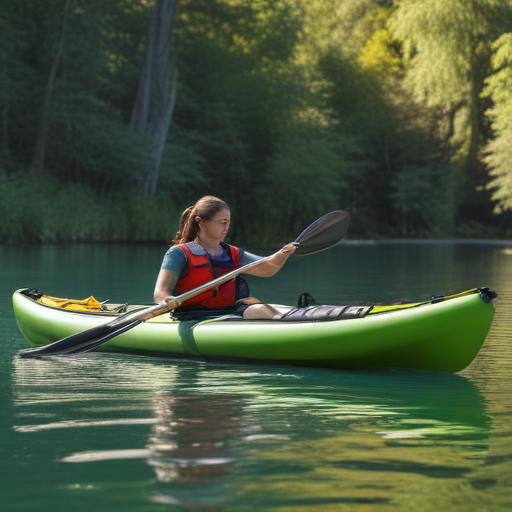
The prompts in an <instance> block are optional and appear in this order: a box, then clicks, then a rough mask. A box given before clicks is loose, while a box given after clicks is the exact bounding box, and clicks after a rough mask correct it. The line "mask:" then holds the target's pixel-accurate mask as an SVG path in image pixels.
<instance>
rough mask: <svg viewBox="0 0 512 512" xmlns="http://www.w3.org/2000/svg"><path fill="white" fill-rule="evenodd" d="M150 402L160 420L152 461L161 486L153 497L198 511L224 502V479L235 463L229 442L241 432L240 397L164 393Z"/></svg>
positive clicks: (151, 442)
mask: <svg viewBox="0 0 512 512" xmlns="http://www.w3.org/2000/svg"><path fill="white" fill-rule="evenodd" d="M152 404H153V412H154V414H155V417H156V418H157V423H155V425H154V426H153V428H152V433H151V436H150V439H149V444H148V448H149V449H150V451H151V455H150V457H149V459H148V462H149V464H150V465H151V466H152V467H153V468H154V470H155V473H156V476H157V480H158V482H159V485H158V486H157V489H156V491H155V493H154V494H153V495H152V497H151V498H150V499H151V501H154V502H157V503H175V504H178V503H179V504H181V505H186V506H187V508H193V509H194V510H195V509H200V508H202V507H204V506H206V507H208V508H212V506H220V505H223V504H225V502H226V500H227V496H226V495H225V492H224V489H225V484H226V483H227V482H226V479H225V478H224V477H225V476H226V475H227V474H228V472H229V471H230V468H231V466H232V463H233V462H234V458H233V457H232V456H231V455H232V453H231V451H232V450H231V446H230V443H231V442H232V439H233V438H236V437H237V435H238V430H239V421H240V419H239V417H238V415H239V411H238V409H239V408H240V397H239V396H236V395H229V394H214V395H194V394H187V393H185V394H181V395H176V394H171V393H169V392H161V393H157V394H155V395H154V396H153V397H152ZM166 484H167V485H166Z"/></svg>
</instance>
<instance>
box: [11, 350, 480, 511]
mask: <svg viewBox="0 0 512 512" xmlns="http://www.w3.org/2000/svg"><path fill="white" fill-rule="evenodd" d="M13 366H14V371H13V374H12V389H13V400H14V406H15V409H16V413H15V415H14V416H15V422H16V423H15V425H13V427H14V431H15V432H17V434H18V435H23V436H34V439H35V440H37V439H39V440H41V439H43V440H45V441H46V442H48V440H50V441H51V440H53V442H54V443H55V444H54V448H55V450H54V452H53V453H52V454H51V455H49V454H48V453H47V452H44V453H38V451H39V448H38V443H37V442H36V443H32V446H33V450H34V451H35V453H34V455H35V456H36V457H37V456H38V455H39V456H41V457H43V458H44V457H46V459H48V457H50V459H51V460H58V461H60V464H61V466H66V467H67V468H69V467H71V466H69V464H70V463H75V464H77V467H81V468H84V469H83V470H81V471H74V470H73V469H71V470H70V469H62V472H61V473H59V478H60V479H61V480H63V482H62V481H61V482H60V483H61V484H66V482H67V484H66V485H67V487H66V488H67V489H72V488H74V487H73V486H76V485H79V486H80V488H82V487H83V486H84V485H92V486H93V487H94V488H101V485H107V484H108V481H109V479H110V480H112V479H113V475H112V473H110V472H109V471H106V470H105V471H104V472H103V473H102V475H103V478H106V479H107V482H105V481H103V483H102V484H101V485H100V484H99V483H98V482H90V481H89V479H90V476H86V475H91V472H94V474H100V467H103V466H102V465H105V464H114V463H115V461H122V462H123V464H128V465H127V466H120V467H119V470H118V471H117V472H116V473H115V474H116V475H117V478H119V471H120V472H121V474H122V475H123V478H125V479H127V480H128V481H131V482H132V484H131V485H130V489H132V490H131V491H130V490H126V491H125V492H128V494H130V492H133V493H134V496H135V495H137V496H140V492H141V489H140V488H141V486H142V487H143V488H144V492H143V494H144V495H145V496H146V503H147V505H148V506H149V507H151V506H161V505H162V504H166V505H168V506H171V507H172V506H179V507H185V508H187V509H193V510H196V509H197V510H201V509H203V508H206V507H208V508H213V509H224V507H234V509H235V510H236V509H237V507H240V506H242V505H244V506H245V505H246V504H247V503H249V502H251V503H253V506H254V509H255V510H263V509H272V508H275V507H290V509H291V508H293V507H297V506H301V508H303V509H305V510H320V507H324V506H326V505H329V504H332V505H336V504H348V503H352V504H355V503H357V504H361V505H362V504H373V505H377V504H378V505H379V507H387V506H390V507H391V503H393V507H394V510H406V509H408V507H412V505H413V504H414V501H415V499H416V498H417V493H418V489H419V488H420V487H421V488H422V489H424V490H423V491H422V494H423V495H425V492H426V490H427V489H428V492H436V489H439V488H442V489H444V491H445V492H446V493H447V495H449V496H452V494H453V493H451V491H450V489H451V487H452V486H453V485H454V483H455V482H460V481H461V480H462V481H466V482H472V481H475V482H481V481H483V480H485V478H484V477H483V476H482V473H481V471H480V470H479V468H480V467H481V465H482V461H483V459H484V456H485V453H486V451H487V449H488V435H489V419H488V417H487V416H486V414H485V410H484V404H483V401H482V398H481V396H480V393H479V391H478V389H477V388H476V386H475V385H474V384H473V383H471V382H470V381H469V380H468V379H466V378H464V377H463V376H460V375H453V374H444V373H421V372H393V371H389V372H339V371H329V370H310V369H290V368H285V367H265V366H244V365H224V364H218V363H215V364H212V363H208V364H207V363H204V362H202V361H197V360H179V361H172V362H170V361H168V360H165V359H158V358H144V357H133V356H130V357H127V356H120V355H114V354H100V355H94V354H89V355H86V356H80V357H69V358H58V357H56V358H46V359H41V360H36V359H18V358H15V359H14V360H13ZM78 427H81V428H78ZM98 432H101V434H100V435H99V434H98ZM43 436H44V437H43ZM100 436H101V444H102V446H98V444H99V443H98V438H100ZM23 439H24V440H25V441H23V442H27V441H26V439H27V438H26V437H25V438H23ZM130 439H131V442H130ZM127 443H128V444H127ZM89 464H92V465H94V467H95V468H96V469H93V468H91V469H90V470H89V469H87V468H88V467H90V466H89ZM98 465H100V466H98ZM59 467H60V466H59ZM144 467H146V468H151V470H152V472H153V478H150V479H149V480H148V479H147V476H146V472H145V471H146V470H145V469H144ZM128 468H130V469H128ZM475 471H476V473H475ZM478 471H480V472H478ZM72 475H82V478H83V481H79V482H77V481H76V479H73V478H72ZM110 485H114V481H111V482H110ZM477 485H478V484H477ZM98 486H99V487H98ZM137 489H138V491H137ZM473 490H474V489H473ZM283 491H284V492H283ZM475 492H476V491H475ZM450 499H451V498H447V500H448V501H450ZM448 501H447V504H448ZM155 510H156V509H155Z"/></svg>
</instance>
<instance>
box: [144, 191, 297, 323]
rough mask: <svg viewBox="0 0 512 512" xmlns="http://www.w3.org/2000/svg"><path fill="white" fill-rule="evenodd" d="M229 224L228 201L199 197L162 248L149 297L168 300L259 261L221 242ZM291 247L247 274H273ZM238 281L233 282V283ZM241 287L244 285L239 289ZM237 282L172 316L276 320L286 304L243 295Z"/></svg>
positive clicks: (185, 305)
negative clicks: (170, 242)
mask: <svg viewBox="0 0 512 512" xmlns="http://www.w3.org/2000/svg"><path fill="white" fill-rule="evenodd" d="M230 222H231V212H230V209H229V206H228V204H227V203H226V202H225V201H223V200H222V199H219V198H217V197H214V196H205V197H202V198H201V199H199V201H197V203H196V204H195V205H194V206H191V207H189V208H187V209H186V210H185V211H184V212H183V214H182V216H181V222H180V228H179V230H178V232H177V233H176V237H175V240H174V245H173V246H172V247H171V248H170V249H169V250H168V251H167V253H166V254H165V256H164V260H163V262H162V267H161V269H160V273H159V274H158V278H157V281H156V286H155V294H154V297H155V301H156V302H161V301H163V300H166V301H168V302H169V301H170V300H171V299H172V296H173V295H180V294H182V293H185V292H187V291H189V290H192V289H194V288H196V287H198V286H200V285H202V284H204V283H207V282H208V281H211V280H212V279H214V278H216V277H220V276H222V275H224V274H227V273H228V272H231V271H232V270H234V269H236V268H239V267H242V266H244V265H247V264H249V263H252V262H253V261H256V260H260V259H261V258H260V257H259V256H255V255H253V254H249V253H246V252H245V251H244V250H242V249H239V248H237V247H235V246H233V245H229V244H227V243H225V242H224V239H225V238H226V235H227V234H228V230H229V225H230ZM295 250H296V247H295V246H294V245H293V244H287V245H285V246H284V247H283V248H282V249H281V250H280V251H278V252H276V253H275V254H273V255H272V256H270V257H269V258H266V259H265V261H262V263H261V264H258V265H257V266H255V267H254V268H251V269H249V270H248V272H247V274H250V275H254V276H259V277H270V276H273V275H274V274H276V273H277V272H278V271H279V270H280V269H281V267H282V266H283V265H284V264H285V263H286V260H287V259H288V257H289V256H290V255H291V254H293V253H294V252H295ZM237 284H238V286H237ZM244 288H245V289H244ZM247 292H248V289H247V287H246V286H245V287H244V282H243V280H239V279H237V280H235V279H232V280H231V281H228V282H227V283H224V284H222V285H220V286H219V287H218V288H217V289H213V290H209V291H206V292H204V293H203V294H201V295H199V296H197V297H194V298H193V299H191V300H189V301H186V302H185V303H183V304H182V305H180V307H179V308H178V309H177V310H175V311H174V313H173V314H174V316H176V317H178V318H180V317H181V318H183V317H186V318H196V319H200V318H206V317H209V316H217V315H225V314H234V315H238V316H243V318H247V319H256V318H270V319H273V318H281V316H282V315H283V314H285V313H287V312H289V311H290V309H291V308H290V307H286V308H283V310H281V308H277V307H275V306H271V305H269V304H263V303H261V302H260V301H259V300H258V299H255V298H253V297H248V293H247Z"/></svg>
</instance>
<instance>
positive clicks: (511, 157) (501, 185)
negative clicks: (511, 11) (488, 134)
mask: <svg viewBox="0 0 512 512" xmlns="http://www.w3.org/2000/svg"><path fill="white" fill-rule="evenodd" d="M493 49H494V55H493V59H492V67H493V70H494V74H492V75H491V76H489V77H488V78H487V80H486V88H485V91H484V96H487V97H489V98H490V99H491V100H492V102H493V106H492V107H491V108H490V109H489V110H488V111H487V115H488V116H489V118H490V120H491V126H492V129H493V132H494V138H493V139H492V140H491V141H490V142H489V144H488V145H487V148H486V149H487V155H486V157H485V159H484V160H485V162H486V163H487V164H488V165H489V167H490V169H491V171H490V174H491V176H492V177H493V180H492V181H491V182H490V183H489V184H488V188H490V189H491V190H492V191H493V194H492V198H493V200H494V201H496V211H497V212H498V213H499V212H502V211H504V210H512V33H511V32H509V33H506V34H503V35H502V36H501V37H500V38H499V39H498V40H497V41H496V42H495V43H494V44H493Z"/></svg>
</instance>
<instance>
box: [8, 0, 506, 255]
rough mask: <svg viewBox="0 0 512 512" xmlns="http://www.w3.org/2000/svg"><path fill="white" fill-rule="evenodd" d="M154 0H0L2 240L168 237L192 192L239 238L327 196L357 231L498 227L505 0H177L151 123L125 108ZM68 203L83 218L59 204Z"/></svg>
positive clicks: (289, 224) (292, 225) (260, 236)
mask: <svg viewBox="0 0 512 512" xmlns="http://www.w3.org/2000/svg"><path fill="white" fill-rule="evenodd" d="M158 5H160V6H162V5H163V4H162V2H157V1H156V0H112V1H109V2H104V1H103V0H52V2H40V0H24V1H23V2H10V1H9V0H0V180H1V183H0V212H1V214H2V215H3V218H2V219H0V232H1V233H3V239H4V240H5V239H7V240H12V241H23V240H24V239H27V240H28V239H30V240H31V241H34V240H39V241H45V242H47V241H52V240H65V239H69V240H106V239H115V240H120V239H130V238H131V237H135V238H136V239H140V240H147V239H154V240H162V239H163V238H166V239H168V238H170V236H172V233H173V231H175V228H176V226H169V225H167V224H169V223H172V222H174V223H176V222H177V218H178V215H179V212H180V211H182V210H183V209H184V208H185V207H186V206H189V205H190V204H192V203H193V202H195V200H197V198H199V197H200V196H202V195H205V194H215V195H218V196H220V197H222V198H224V199H225V200H226V201H228V203H229V204H230V205H231V207H232V209H233V212H234V223H233V229H232V235H231V236H232V238H231V239H232V241H234V242H238V241H239V242H240V243H243V244H244V245H248V244H259V245H270V244H274V243H281V242H282V241H283V240H287V239H288V238H289V237H290V236H293V235H294V234H296V232H297V231H298V230H300V229H301V228H302V227H303V226H304V225H307V224H308V223H309V222H311V221H313V220H314V219H315V218H317V217H318V216H320V215H322V214H324V213H325V212H326V211H328V210H332V209H346V210H350V211H351V212H352V213H353V222H352V224H351V234H352V236H360V237H383V236H393V237H394V236H407V237H413V236H449V235H452V234H456V233H460V232H464V233H468V234H471V233H473V234H475V235H476V236H479V235H478V231H476V230H478V229H484V228H485V226H487V227H490V228H493V229H494V228H496V229H498V228H499V227H500V225H504V219H505V216H504V215H505V214H504V213H502V212H504V211H505V210H507V209H511V207H510V205H511V203H512V199H511V195H512V192H511V186H512V185H511V182H510V179H511V178H510V176H511V170H510V161H511V159H510V147H511V146H512V144H511V143H510V137H511V129H510V122H509V121H510V119H511V118H512V115H511V113H510V108H511V103H512V100H511V99H510V91H511V87H510V68H511V63H510V52H511V50H510V46H511V44H512V43H510V32H511V27H512V4H511V2H510V0H469V1H466V0H453V1H452V2H444V1H442V0H343V1H340V0H323V1H322V2H311V1H306V0H275V1H273V2H268V1H266V0H253V1H251V2H247V1H246V0H177V1H176V11H175V13H174V22H173V30H172V38H171V37H170V32H169V31H164V32H165V34H167V35H168V36H169V37H168V38H163V39H162V41H164V44H163V45H162V48H161V49H162V52H161V53H160V54H159V58H158V59H155V60H154V61H153V64H154V65H155V69H154V72H155V76H160V77H161V78H162V80H161V81H160V85H159V87H157V89H158V90H159V91H160V93H162V96H161V97H165V98H166V101H165V102H164V103H165V105H164V107H163V108H162V109H161V112H160V113H162V116H161V117H162V119H163V120H164V121H165V120H166V119H168V118H170V115H169V113H170V112H172V122H171V124H170V127H169V130H168V132H167V130H157V131H158V133H159V134H160V135H162V134H163V135H162V136H161V137H160V138H158V137H156V138H155V133H156V132H155V131H151V130H150V131H147V130H146V131H144V130H140V127H141V124H140V123H132V122H131V120H132V113H133V112H134V111H135V112H137V111H138V106H137V105H139V106H140V105H141V103H140V101H139V102H138V100H137V91H138V90H139V91H140V88H139V84H140V83H143V82H144V80H142V82H141V73H142V71H141V70H143V69H144V66H143V64H144V62H145V61H146V62H148V59H147V53H146V50H147V49H148V32H149V33H156V32H155V31H153V32H152V31H151V30H150V27H152V26H153V25H151V23H152V21H151V20H152V19H153V23H155V20H156V18H157V14H158V11H157V10H155V9H156V7H158ZM169 5H170V4H169ZM506 33H508V35H503V34H506ZM493 41H496V42H495V43H493ZM157 46H158V45H156V46H155V47H154V48H156V47H157ZM164 50H165V51H164ZM170 70H175V71H176V73H174V71H173V72H172V73H171V74H170ZM145 76H147V74H146V75H143V76H142V78H144V77H145ZM170 76H172V77H174V79H175V82H174V84H175V86H172V83H173V82H172V80H169V78H170ZM155 83H156V82H155ZM484 86H485V92H484V93H483V94H482V91H483V89H484ZM162 87H163V89H164V90H162ZM157 92H158V91H157ZM140 97H141V96H140V95H139V100H140ZM147 97H149V96H147ZM170 100H172V101H170ZM174 100H175V102H174V103H173V101H174ZM173 106H174V109H173V108H172V107H173ZM134 107H135V108H134ZM158 110H159V107H158V106H157V108H156V111H158ZM153 112H155V110H154V111H153ZM156 117H158V116H156ZM156 117H155V119H156ZM141 119H142V118H141ZM164 124H165V123H163V124H162V126H164ZM134 125H137V126H134ZM157 138H158V140H159V146H158V151H155V148H156V146H155V141H156V140H157ZM157 153H158V154H157ZM155 155H156V157H157V158H153V157H155ZM156 164H158V165H156ZM30 168H32V169H37V172H36V173H34V172H32V174H30V173H29V172H28V169H30ZM157 178H158V179H157ZM24 180H29V182H31V183H33V185H31V184H30V183H28V184H27V183H25V181H24ZM489 181H490V183H489ZM58 185H61V189H59V187H58ZM486 187H490V188H491V190H492V194H493V195H492V196H491V192H486V190H487V189H488V188H486ZM60 190H62V191H66V194H68V195H69V197H72V198H73V200H72V201H67V200H66V199H65V194H64V192H60ZM145 193H149V196H148V197H146V198H144V197H140V196H143V194H145ZM63 194H64V195H63ZM43 195H44V200H43V199H42V196H43ZM22 196H23V197H25V198H26V199H25V201H24V202H22V203H18V202H13V200H12V198H13V197H18V198H20V197H22ZM475 198H478V201H480V202H479V203H478V204H477V203H476V202H475ZM38 203H39V204H41V205H42V204H43V203H44V208H43V209H44V212H45V220H44V222H43V221H42V220H38V222H39V224H38V223H36V222H34V223H32V224H31V223H30V222H29V220H28V219H29V218H30V215H32V214H34V212H33V210H32V209H31V208H32V207H29V206H28V204H31V205H33V204H38ZM6 205H9V206H6ZM17 205H18V206H17ZM19 205H23V206H19ZM73 205H87V208H89V209H90V210H91V211H94V212H98V211H101V219H100V218H98V217H96V216H95V215H96V214H93V215H91V216H90V218H89V220H87V218H85V219H81V220H76V219H79V217H75V216H74V215H72V214H70V215H69V216H68V220H69V222H64V219H62V218H61V217H60V215H59V213H58V212H59V211H60V210H62V208H69V209H72V207H73ZM151 205H158V208H160V209H164V210H165V211H166V215H165V218H166V219H167V220H166V221H165V222H166V225H165V226H164V227H163V228H162V229H160V228H158V229H157V228H156V227H149V225H150V224H152V223H155V222H156V223H158V222H160V220H159V215H158V214H156V215H155V219H154V220H151V219H150V218H149V217H150V216H149V215H146V214H145V213H144V211H146V212H150V213H151V215H152V214H153V212H154V211H155V208H154V206H151ZM494 206H496V213H495V214H494V215H493V214H492V213H491V212H492V210H493V208H494ZM144 208H145V210H144V211H143V209H144ZM24 212H26V213H24ZM28 212H32V213H30V215H29V213H28ZM468 212H469V213H468ZM481 212H487V213H486V215H482V213H481ZM500 212H501V213H500ZM126 215H128V216H129V219H128V220H127V219H124V217H125V216H126ZM465 218H471V219H472V226H476V227H475V228H471V229H473V231H471V230H470V229H469V228H468V229H463V228H464V226H461V219H465ZM71 219H75V220H76V221H75V220H73V221H71ZM93 219H94V220H93ZM120 219H122V220H120ZM81 222H83V225H81V224H80V223H81ZM88 222H91V226H88ZM145 223H147V227H146V228H144V225H145ZM500 223H502V224H500ZM22 226H23V227H22ZM100 226H104V228H100ZM105 226H107V227H105ZM128 227H131V231H130V229H128ZM18 228H19V229H18ZM164 232H168V233H169V237H165V236H163V235H162V233H164ZM1 233H0V238H1ZM495 233H498V234H499V233H500V232H499V231H495ZM501 233H504V230H502V231H501Z"/></svg>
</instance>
